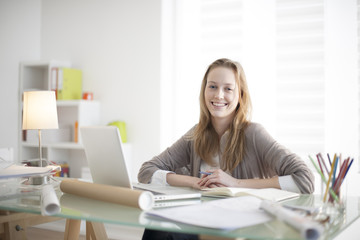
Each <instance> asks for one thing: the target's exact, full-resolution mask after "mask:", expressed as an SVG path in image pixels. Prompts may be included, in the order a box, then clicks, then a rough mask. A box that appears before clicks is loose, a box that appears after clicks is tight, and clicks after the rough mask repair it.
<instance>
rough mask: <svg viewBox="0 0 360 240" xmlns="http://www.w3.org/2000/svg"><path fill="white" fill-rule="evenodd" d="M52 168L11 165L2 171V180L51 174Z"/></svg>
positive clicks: (0, 173)
mask: <svg viewBox="0 0 360 240" xmlns="http://www.w3.org/2000/svg"><path fill="white" fill-rule="evenodd" d="M51 171H52V168H48V167H27V166H19V165H11V166H9V167H7V168H4V169H0V179H1V178H12V177H27V176H35V175H41V174H46V173H50V172H51Z"/></svg>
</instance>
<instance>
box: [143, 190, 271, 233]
mask: <svg viewBox="0 0 360 240" xmlns="http://www.w3.org/2000/svg"><path fill="white" fill-rule="evenodd" d="M260 204H261V200H260V199H258V198H256V197H252V196H245V197H237V198H228V199H221V200H214V201H208V202H205V203H203V204H196V205H191V206H184V207H174V208H166V209H160V210H152V211H149V212H147V214H148V215H150V216H157V217H162V218H166V219H169V220H173V221H176V222H181V223H186V224H191V225H196V226H201V227H207V228H217V229H229V230H231V229H236V228H241V227H248V226H252V225H256V224H260V223H264V222H267V221H270V220H271V219H272V218H271V217H270V216H269V215H268V214H266V213H265V212H264V211H263V210H261V209H260Z"/></svg>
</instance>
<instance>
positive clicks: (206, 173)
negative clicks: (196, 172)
mask: <svg viewBox="0 0 360 240" xmlns="http://www.w3.org/2000/svg"><path fill="white" fill-rule="evenodd" d="M200 174H205V175H211V174H212V172H203V171H200Z"/></svg>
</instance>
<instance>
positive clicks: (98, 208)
mask: <svg viewBox="0 0 360 240" xmlns="http://www.w3.org/2000/svg"><path fill="white" fill-rule="evenodd" d="M57 194H58V197H59V199H60V205H61V212H60V213H59V214H56V215H54V217H60V218H66V219H75V220H85V221H87V222H100V223H111V224H119V225H124V226H132V227H139V228H149V229H157V230H164V231H173V232H183V233H195V234H201V235H212V236H219V237H228V238H238V237H242V238H248V239H302V238H301V236H300V234H299V232H298V231H296V230H295V229H294V228H292V227H291V226H289V225H287V224H286V223H284V222H281V221H279V220H276V219H274V220H272V221H270V222H267V223H265V224H259V225H255V226H251V227H246V228H241V229H236V230H231V231H226V230H218V229H209V228H203V227H197V226H191V225H187V224H182V223H177V222H171V221H166V220H162V219H159V218H154V217H149V216H147V215H146V214H145V212H144V211H141V210H139V209H136V208H132V207H127V206H122V205H117V204H112V203H106V202H101V201H97V200H92V199H86V198H82V197H78V196H75V195H69V194H62V193H61V192H60V190H57ZM208 200H210V199H209V198H203V199H202V201H208ZM283 204H291V205H298V206H320V205H321V200H320V196H315V195H302V196H300V197H299V198H296V199H292V200H288V201H285V202H283ZM0 209H2V210H8V211H14V212H22V213H32V214H37V215H40V214H41V211H40V193H32V194H23V195H21V194H20V195H16V196H13V197H7V198H5V199H4V197H2V198H0ZM359 216H360V199H359V198H358V197H348V198H347V201H346V210H345V212H344V214H340V215H339V216H337V217H336V219H332V221H331V224H330V223H328V224H327V227H326V231H325V232H324V234H323V236H322V237H321V239H332V238H334V237H336V236H337V235H338V234H339V233H340V232H342V231H343V230H344V229H345V228H346V227H348V226H349V225H351V224H352V223H353V222H354V221H355V220H357V219H358V218H359ZM215 217H217V218H219V221H221V216H215ZM239 218H241V216H239Z"/></svg>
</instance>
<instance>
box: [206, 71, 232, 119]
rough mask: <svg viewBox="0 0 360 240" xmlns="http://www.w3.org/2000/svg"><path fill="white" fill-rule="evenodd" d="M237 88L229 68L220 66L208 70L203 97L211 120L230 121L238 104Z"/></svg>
mask: <svg viewBox="0 0 360 240" xmlns="http://www.w3.org/2000/svg"><path fill="white" fill-rule="evenodd" d="M238 87H239V86H237V84H236V81H235V74H234V72H233V70H232V69H231V68H227V67H221V66H220V67H215V68H213V69H211V70H210V72H209V74H208V76H207V81H206V87H205V92H204V97H205V103H206V106H207V108H208V110H209V112H210V114H211V118H212V119H213V120H226V121H227V122H230V121H232V119H233V118H234V115H235V109H236V107H237V106H238V104H239V90H238Z"/></svg>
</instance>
